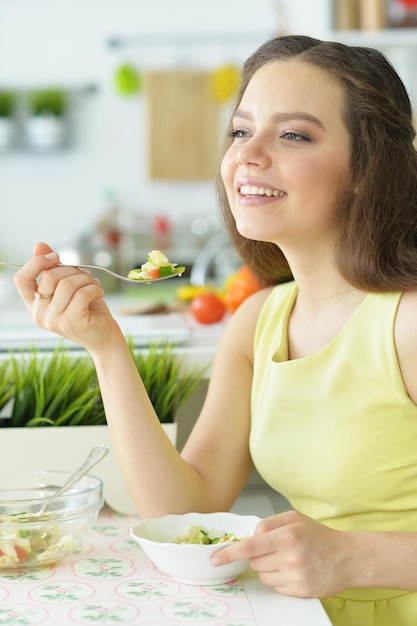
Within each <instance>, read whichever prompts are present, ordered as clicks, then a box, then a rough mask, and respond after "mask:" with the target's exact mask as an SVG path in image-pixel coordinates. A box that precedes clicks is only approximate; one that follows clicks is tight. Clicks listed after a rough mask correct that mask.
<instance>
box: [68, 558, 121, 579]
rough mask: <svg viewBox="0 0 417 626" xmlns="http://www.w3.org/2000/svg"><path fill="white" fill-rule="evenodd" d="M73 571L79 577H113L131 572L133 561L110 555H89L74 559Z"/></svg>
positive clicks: (119, 576)
mask: <svg viewBox="0 0 417 626" xmlns="http://www.w3.org/2000/svg"><path fill="white" fill-rule="evenodd" d="M74 571H75V573H76V574H77V575H78V576H80V577H81V578H93V579H95V580H105V579H109V578H110V579H114V578H121V577H123V576H127V575H128V574H131V573H132V571H133V563H132V561H131V560H130V559H123V558H117V557H111V556H110V557H106V556H103V557H100V558H94V557H90V558H88V559H80V560H79V561H76V562H75V563H74Z"/></svg>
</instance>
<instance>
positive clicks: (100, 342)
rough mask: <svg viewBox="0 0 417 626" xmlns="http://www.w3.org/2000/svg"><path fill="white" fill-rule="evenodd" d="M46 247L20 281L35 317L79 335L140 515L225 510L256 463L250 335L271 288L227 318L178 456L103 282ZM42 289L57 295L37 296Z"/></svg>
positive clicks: (67, 333)
mask: <svg viewBox="0 0 417 626" xmlns="http://www.w3.org/2000/svg"><path fill="white" fill-rule="evenodd" d="M49 252H50V248H49V247H48V246H45V244H41V245H38V246H37V247H36V248H35V255H36V256H35V257H34V258H33V259H32V260H31V261H29V263H27V264H26V265H25V267H24V268H22V270H20V271H19V272H18V273H17V274H16V277H15V282H16V286H17V288H18V290H19V293H20V295H21V296H22V298H23V300H24V301H25V303H26V306H27V308H28V310H29V311H31V312H32V314H33V316H34V319H35V321H36V322H37V324H38V325H40V326H42V327H45V328H48V329H49V330H52V331H53V332H55V333H57V334H59V335H62V336H64V337H67V338H69V339H71V340H72V341H75V342H77V343H79V344H80V345H82V346H83V347H84V348H85V349H86V350H88V351H89V353H90V355H91V357H92V358H93V361H94V363H95V366H96V370H97V374H98V379H99V383H100V388H101V392H102V396H103V401H104V406H105V410H106V416H107V421H108V424H109V428H110V432H111V436H112V442H113V445H114V449H115V452H116V455H117V458H118V462H119V465H120V468H121V470H122V473H123V476H124V478H125V481H126V484H127V486H128V489H129V492H130V494H131V497H132V499H133V501H134V502H135V505H136V507H137V510H138V513H139V515H141V516H154V515H162V514H164V513H168V512H184V511H191V510H197V511H212V510H222V509H228V508H229V507H230V506H231V504H232V503H233V501H234V500H235V498H236V497H237V496H238V494H239V493H240V491H241V489H242V488H243V486H244V484H245V482H246V480H247V478H248V476H249V474H250V472H251V470H252V462H251V459H250V454H249V445H248V440H249V426H250V424H249V419H250V389H251V381H252V341H253V334H254V329H255V325H256V320H257V317H258V313H259V310H260V308H261V306H262V303H263V301H264V300H265V298H266V296H267V293H268V292H265V293H263V292H260V293H258V294H255V295H254V296H253V297H252V298H251V299H249V300H248V301H246V302H245V303H244V304H243V305H242V306H241V307H240V308H239V310H238V311H237V312H236V313H235V314H234V315H233V317H232V319H231V320H230V323H229V324H228V326H227V328H226V330H225V332H224V336H223V337H222V339H221V341H220V344H219V348H218V352H217V355H216V358H215V361H214V364H213V367H212V375H211V380H210V385H209V390H208V393H207V399H206V402H205V404H204V407H203V409H202V413H201V416H200V418H199V420H198V423H197V425H196V427H195V428H194V430H193V432H192V433H191V435H190V439H189V442H188V443H187V445H186V446H185V449H184V451H183V454H182V456H181V455H180V454H178V452H177V451H176V450H175V447H174V446H172V444H171V443H170V442H169V440H168V438H167V437H166V435H165V433H164V431H163V429H162V427H161V425H160V423H159V420H158V418H157V416H156V414H155V411H154V409H153V406H152V404H151V402H150V400H149V398H148V396H147V393H146V391H145V388H144V386H143V384H142V382H141V380H140V377H139V374H138V372H137V369H136V366H135V365H134V363H133V361H132V358H131V355H130V352H129V349H128V346H127V343H126V340H125V338H124V336H123V334H122V332H121V330H120V328H119V326H118V325H117V323H116V322H115V320H114V319H113V317H112V316H111V314H110V311H109V309H108V308H107V306H106V304H105V303H104V301H103V299H102V296H103V292H102V290H101V288H100V285H99V283H98V281H97V280H96V279H94V278H93V277H92V276H91V275H90V274H88V273H86V272H81V271H79V270H74V269H71V268H60V267H57V264H58V258H57V257H50V255H49V254H48V253H49ZM39 275H40V280H39V285H37V282H36V279H37V277H38V276H39ZM36 289H38V290H39V292H40V293H43V294H52V293H53V294H54V295H53V297H52V298H51V299H49V300H43V299H40V300H39V299H37V300H34V297H33V295H34V291H35V290H36Z"/></svg>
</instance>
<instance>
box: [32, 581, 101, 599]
mask: <svg viewBox="0 0 417 626" xmlns="http://www.w3.org/2000/svg"><path fill="white" fill-rule="evenodd" d="M93 595H94V587H92V586H91V585H85V584H84V583H76V582H67V583H49V584H47V585H39V586H38V587H35V589H33V590H32V591H31V592H30V597H31V598H33V600H37V601H38V602H59V603H63V602H78V601H79V600H86V599H87V598H90V597H91V596H93Z"/></svg>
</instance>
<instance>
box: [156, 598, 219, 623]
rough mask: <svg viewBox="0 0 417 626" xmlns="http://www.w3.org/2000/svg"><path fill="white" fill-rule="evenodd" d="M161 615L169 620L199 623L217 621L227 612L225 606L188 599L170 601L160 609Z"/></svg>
mask: <svg viewBox="0 0 417 626" xmlns="http://www.w3.org/2000/svg"><path fill="white" fill-rule="evenodd" d="M161 610H162V613H163V614H164V615H166V616H167V617H170V618H171V619H177V620H181V622H180V623H182V622H184V621H187V622H188V621H190V622H201V621H207V620H213V619H218V618H219V617H222V616H223V615H226V614H227V613H228V611H229V608H228V606H227V604H225V603H224V602H219V601H216V600H205V599H204V598H190V599H189V600H187V599H183V600H172V601H170V602H167V603H166V604H165V605H164V606H163V607H162V609H161Z"/></svg>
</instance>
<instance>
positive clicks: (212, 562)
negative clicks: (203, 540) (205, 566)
mask: <svg viewBox="0 0 417 626" xmlns="http://www.w3.org/2000/svg"><path fill="white" fill-rule="evenodd" d="M209 560H210V565H213V566H214V567H216V566H217V565H220V564H221V561H220V559H219V558H218V557H217V556H212V557H210V559H209Z"/></svg>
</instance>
